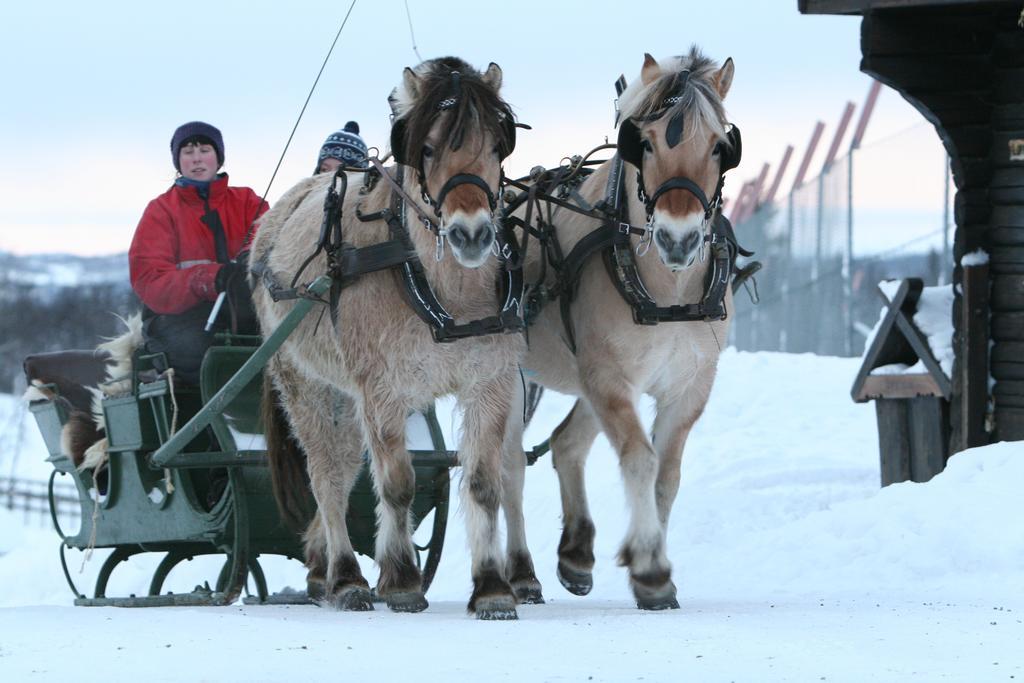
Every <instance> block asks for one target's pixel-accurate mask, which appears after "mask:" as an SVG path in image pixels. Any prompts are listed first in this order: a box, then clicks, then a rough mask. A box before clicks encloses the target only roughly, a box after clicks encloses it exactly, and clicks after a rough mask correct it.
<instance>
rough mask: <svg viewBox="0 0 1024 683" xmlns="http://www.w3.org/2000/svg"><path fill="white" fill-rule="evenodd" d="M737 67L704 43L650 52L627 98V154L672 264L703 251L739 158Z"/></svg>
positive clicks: (623, 113)
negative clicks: (728, 101) (732, 97)
mask: <svg viewBox="0 0 1024 683" xmlns="http://www.w3.org/2000/svg"><path fill="white" fill-rule="evenodd" d="M733 70H734V68H733V63H732V59H727V60H726V61H725V63H724V64H723V65H722V66H721V67H719V66H718V65H717V64H716V63H715V62H713V61H712V60H710V59H708V58H707V57H705V56H704V55H702V54H701V53H700V51H699V50H697V48H696V47H694V48H691V50H690V53H689V54H688V55H684V56H680V57H672V58H670V59H667V60H663V61H662V62H660V63H659V62H658V61H656V60H655V59H654V58H653V57H651V55H649V54H646V55H644V65H643V68H642V69H641V72H640V79H639V80H638V81H635V82H634V83H633V84H632V85H631V86H630V87H628V88H626V90H625V91H624V92H623V93H622V96H621V98H620V117H621V125H620V126H619V138H618V148H619V155H620V156H621V157H622V159H623V160H624V161H626V162H629V163H631V164H633V165H634V166H636V168H637V181H638V186H639V190H638V191H639V195H640V199H641V201H643V202H644V204H645V207H646V210H647V222H648V227H649V228H650V229H652V230H653V238H654V243H655V245H657V247H658V252H659V254H660V255H661V260H662V261H663V262H664V263H665V265H666V266H668V267H669V268H670V269H672V270H682V269H684V268H688V267H690V266H692V265H693V264H694V262H695V261H696V260H697V257H698V255H701V256H703V249H704V244H705V242H706V241H708V240H709V239H710V234H709V233H710V226H711V220H712V217H713V215H714V212H715V211H716V210H717V208H718V206H719V204H720V202H721V190H722V179H723V177H724V174H725V172H726V171H727V170H729V169H731V168H734V167H735V166H736V165H737V164H738V163H739V156H740V137H739V129H738V128H736V127H734V126H730V125H729V124H728V123H727V122H726V118H725V110H724V108H723V106H722V100H723V99H725V96H726V94H727V93H728V92H729V86H730V85H731V84H732V76H733Z"/></svg>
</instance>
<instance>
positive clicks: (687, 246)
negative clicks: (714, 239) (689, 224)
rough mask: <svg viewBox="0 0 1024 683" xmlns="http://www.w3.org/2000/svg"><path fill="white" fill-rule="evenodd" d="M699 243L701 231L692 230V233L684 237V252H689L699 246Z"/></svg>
mask: <svg viewBox="0 0 1024 683" xmlns="http://www.w3.org/2000/svg"><path fill="white" fill-rule="evenodd" d="M698 244H700V233H699V232H697V231H696V230H691V231H690V233H689V234H688V235H687V236H686V237H684V238H683V252H685V253H687V254H689V253H690V252H691V251H693V250H694V249H696V248H697V245H698Z"/></svg>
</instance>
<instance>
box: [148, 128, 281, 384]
mask: <svg viewBox="0 0 1024 683" xmlns="http://www.w3.org/2000/svg"><path fill="white" fill-rule="evenodd" d="M171 160H172V161H173V162H174V168H175V169H177V171H178V173H179V175H178V177H177V179H176V180H175V181H174V185H172V186H171V188H170V189H169V190H167V191H166V192H164V193H163V194H162V195H160V196H159V197H157V198H156V199H154V200H153V201H151V202H150V203H149V206H147V207H146V211H145V212H144V213H143V214H142V219H141V220H140V221H139V226H138V227H137V228H136V229H135V236H134V238H132V245H131V248H130V249H129V250H128V266H129V270H130V273H131V281H132V288H133V289H134V290H135V292H136V294H138V295H139V298H140V299H141V300H142V303H143V304H144V309H143V337H144V338H145V341H146V350H147V351H149V352H150V353H158V352H163V353H164V354H166V355H167V357H168V360H169V363H170V365H171V366H172V367H174V369H175V373H176V375H177V376H178V377H180V378H181V379H183V380H185V381H186V382H190V383H192V384H198V383H199V366H200V365H201V363H202V360H203V354H204V353H205V352H206V349H207V348H208V347H209V346H210V343H211V342H212V341H213V334H214V332H216V331H223V330H226V329H232V330H233V331H235V332H239V333H256V332H257V330H256V327H255V316H254V315H253V313H252V302H251V299H250V298H249V288H248V284H247V282H246V279H245V270H246V257H247V255H248V252H247V251H245V250H246V249H247V248H248V242H249V240H250V239H251V237H252V233H253V231H254V230H255V222H256V219H257V218H258V217H259V216H260V215H262V214H263V212H264V211H266V210H267V205H266V203H264V202H262V201H261V200H260V198H259V196H258V195H257V194H256V193H255V192H253V191H252V190H251V189H250V188H248V187H230V186H228V176H227V174H226V173H218V171H219V170H220V168H221V166H223V164H224V139H223V137H222V136H221V133H220V131H219V130H217V129H216V128H214V127H213V126H211V125H210V124H208V123H203V122H202V121H192V122H190V123H186V124H184V125H182V126H180V127H179V128H178V129H177V130H176V131H174V135H173V137H172V138H171ZM225 291H226V292H227V293H228V296H227V297H226V299H227V302H226V303H225V305H223V306H222V307H221V310H220V312H219V314H218V318H217V322H216V324H215V325H214V327H213V330H212V331H210V332H207V331H206V330H205V329H204V328H205V326H206V320H207V318H208V317H209V315H210V313H211V311H212V310H213V305H214V302H215V301H216V300H217V297H218V295H219V294H220V293H221V292H225Z"/></svg>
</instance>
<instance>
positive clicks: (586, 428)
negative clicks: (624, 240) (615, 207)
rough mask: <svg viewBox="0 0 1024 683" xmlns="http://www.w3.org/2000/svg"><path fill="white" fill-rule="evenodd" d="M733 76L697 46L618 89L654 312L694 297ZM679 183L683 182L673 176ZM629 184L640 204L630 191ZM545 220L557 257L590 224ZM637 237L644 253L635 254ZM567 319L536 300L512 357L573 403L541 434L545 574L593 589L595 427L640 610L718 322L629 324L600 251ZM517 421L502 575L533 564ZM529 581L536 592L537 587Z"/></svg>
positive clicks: (703, 398) (661, 554) (601, 171)
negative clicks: (546, 484)
mask: <svg viewBox="0 0 1024 683" xmlns="http://www.w3.org/2000/svg"><path fill="white" fill-rule="evenodd" d="M732 76H733V64H732V60H727V61H726V62H725V64H724V65H722V66H718V65H717V64H715V63H714V62H712V61H711V60H709V59H707V58H706V57H704V56H703V55H701V54H700V52H699V51H698V50H697V49H696V48H693V49H691V51H690V53H689V54H688V55H685V56H682V57H673V58H670V59H666V60H662V61H661V62H657V61H655V60H654V59H653V58H652V57H651V56H650V55H646V58H645V60H644V64H643V68H642V70H641V74H640V78H639V79H638V80H637V81H636V82H634V83H633V84H632V85H631V86H630V87H629V88H627V89H626V90H625V92H624V93H623V94H622V95H621V97H620V112H621V113H620V116H621V124H620V125H621V126H628V127H630V128H628V129H627V131H625V132H624V135H623V136H622V137H620V141H619V154H620V155H622V156H623V158H625V159H627V160H630V161H631V162H632V163H630V164H627V165H624V166H622V167H620V168H621V169H622V171H623V172H625V187H624V195H623V200H624V201H626V202H628V223H630V224H631V225H633V226H644V225H645V224H646V225H647V229H648V231H649V232H647V233H646V234H643V235H634V236H632V237H631V240H632V247H633V253H634V254H635V263H636V269H637V271H638V272H639V275H640V277H641V278H642V283H643V285H644V286H645V287H646V290H647V292H649V294H650V296H651V298H653V299H654V300H655V301H656V302H657V304H658V305H659V306H663V307H664V306H670V305H676V306H682V305H684V304H687V303H690V302H698V301H700V300H701V297H702V295H703V294H704V291H705V275H706V273H707V272H708V268H709V267H710V266H711V263H712V259H711V258H710V257H707V251H704V250H708V249H709V246H708V243H709V242H710V240H711V232H712V229H711V226H712V223H713V222H714V219H715V215H714V209H715V207H714V206H709V204H714V201H713V200H712V201H710V202H709V201H708V200H707V198H709V197H715V196H716V194H717V190H720V187H719V185H718V183H719V179H720V177H721V175H722V173H723V172H724V170H725V168H726V167H727V166H728V165H729V161H727V162H726V163H725V164H723V163H722V159H723V158H728V157H730V155H733V154H735V153H736V152H738V150H734V149H732V148H731V145H730V142H731V140H732V139H731V137H730V136H729V134H728V131H727V124H726V119H725V112H724V110H723V107H722V99H723V98H724V97H725V95H726V93H728V91H729V86H730V84H731V82H732ZM630 136H632V137H630ZM737 141H738V138H737ZM733 159H735V157H733ZM614 162H615V160H614V159H613V160H610V161H608V162H606V163H604V164H603V165H601V166H600V167H599V168H598V169H597V170H596V171H595V172H594V173H593V174H591V175H590V176H589V177H588V178H587V179H586V180H585V181H584V182H583V183H582V185H581V186H580V187H579V194H580V195H581V196H582V199H583V200H584V201H585V202H586V203H588V204H590V205H594V204H596V203H597V202H598V201H599V200H601V199H603V198H605V197H606V196H607V186H608V178H609V173H611V172H612V168H613V165H614ZM633 163H635V164H638V165H639V167H635V166H634V165H633ZM680 178H685V179H689V180H690V181H691V182H692V185H688V184H687V183H684V182H677V181H676V179H680ZM640 182H642V183H643V192H641V193H640V195H641V196H642V197H644V198H645V199H646V200H647V205H646V206H645V202H644V201H642V200H641V198H640V196H638V183H640ZM666 183H668V184H667V185H666ZM694 186H696V188H697V189H694ZM701 192H702V193H703V195H704V197H703V198H700V197H699V194H700V193H701ZM551 224H552V225H553V226H554V229H555V231H556V233H557V239H558V242H559V243H560V244H561V248H562V251H563V252H564V253H566V254H568V253H569V252H570V251H571V250H572V249H573V247H575V246H576V245H577V243H579V242H580V240H581V239H582V238H583V237H584V236H586V235H588V233H590V232H591V231H593V230H594V229H595V228H596V227H598V226H599V225H600V223H598V222H596V221H595V220H594V219H593V218H591V217H588V216H584V215H579V214H577V213H573V212H572V211H569V210H566V209H564V208H555V209H554V212H553V217H552V220H551ZM634 232H638V233H643V232H644V231H643V230H635V231H634ZM648 240H650V241H652V242H653V244H654V246H655V248H653V249H647V247H648V246H649V244H650V242H648ZM702 251H703V252H704V253H703V254H702ZM541 258H542V255H541V253H540V251H539V250H536V249H535V250H533V251H532V252H531V253H530V256H529V260H528V263H527V266H526V277H527V281H528V282H534V281H535V278H536V277H538V276H537V273H538V272H539V271H540V260H541ZM609 267H610V266H609ZM548 275H549V277H548V282H547V283H546V284H547V286H548V287H549V288H554V287H556V282H555V279H554V276H553V274H552V273H551V270H550V269H548ZM726 289H728V288H726ZM566 295H567V294H566V292H565V291H561V292H560V296H562V297H564V296H566ZM724 303H725V309H726V310H727V311H728V312H730V313H731V311H732V298H731V292H729V291H726V293H725V299H724ZM569 323H570V324H569V325H568V326H567V325H566V324H565V323H564V322H563V319H562V317H561V315H560V310H559V302H558V301H554V302H551V303H550V304H548V305H547V306H545V307H544V308H543V309H542V311H541V312H540V314H539V317H538V318H537V320H536V321H535V322H534V323H533V325H532V327H531V328H530V329H529V351H528V355H527V357H526V359H525V360H524V362H523V368H524V371H525V372H526V373H527V377H528V378H530V379H531V380H533V381H536V382H539V383H540V384H543V385H545V386H548V387H551V388H552V389H555V390H556V391H559V392H562V393H567V394H573V395H576V396H578V397H579V399H578V400H577V402H576V404H575V406H574V408H573V410H572V412H571V413H570V414H569V416H568V417H566V419H565V420H564V421H563V422H562V424H561V425H559V427H558V428H557V429H556V430H555V432H554V434H553V435H552V437H551V451H552V457H553V460H554V466H555V469H556V470H557V472H558V479H559V484H560V487H561V497H562V511H563V530H562V537H561V541H560V543H559V549H558V577H559V579H560V581H561V582H562V584H563V585H564V586H565V587H566V588H567V589H568V590H569V591H571V592H573V593H576V594H579V595H583V594H586V593H587V592H589V591H590V588H591V587H592V585H593V579H592V568H593V565H594V550H593V549H594V533H595V529H594V524H593V521H592V519H591V515H590V511H589V509H588V503H587V495H586V490H585V487H584V465H585V462H586V458H587V454H588V452H589V450H590V447H591V444H593V442H594V439H595V438H596V436H597V435H598V433H600V432H602V431H603V432H604V433H605V434H606V435H607V437H608V439H609V441H610V442H611V444H612V446H613V447H614V449H615V451H616V453H617V454H618V456H619V463H620V466H621V470H622V477H623V482H624V485H625V490H626V499H627V501H628V505H629V516H630V521H629V527H628V531H627V534H626V538H625V540H624V541H623V543H622V546H621V550H620V552H619V562H620V563H621V564H622V565H624V566H625V567H627V569H628V570H629V578H630V584H631V587H632V590H633V593H634V595H635V597H636V601H637V605H638V606H639V607H641V608H645V609H666V608H677V607H678V603H677V601H676V588H675V585H674V584H673V582H672V578H671V565H670V563H669V560H668V557H667V554H666V548H665V538H666V527H667V525H668V520H669V513H670V511H671V509H672V504H673V501H674V500H675V497H676V492H677V491H678V488H679V473H680V463H681V459H682V452H683V445H684V444H685V442H686V438H687V435H688V434H689V433H690V429H691V428H692V427H693V425H694V423H695V422H696V420H697V418H698V417H700V415H701V412H702V411H703V409H704V405H705V403H706V402H707V400H708V395H709V393H710V391H711V385H712V382H713V381H714V378H715V371H716V367H717V363H718V356H719V353H720V351H721V349H722V347H723V346H724V345H725V342H726V338H727V335H728V324H729V323H728V322H727V321H726V320H717V321H710V322H709V321H703V320H701V321H695V322H679V321H673V322H661V323H659V324H654V325H638V324H635V323H634V319H633V310H632V309H631V307H630V306H629V305H627V303H626V301H625V300H624V298H623V296H620V293H619V291H617V289H616V286H615V285H614V284H613V282H612V279H611V277H610V275H609V272H608V268H606V264H605V263H603V262H602V257H601V255H599V254H595V255H593V256H592V257H590V258H588V259H586V261H585V262H584V263H583V265H582V270H581V271H580V275H579V279H578V284H577V290H576V295H575V299H574V300H573V301H572V305H571V309H570V312H569ZM569 330H571V331H572V332H571V333H570V332H569ZM573 335H574V337H575V347H576V351H575V353H574V352H573V350H572V348H571V347H572V336H573ZM641 394H649V395H650V396H652V397H653V398H654V400H655V402H656V405H657V417H656V418H655V421H654V428H653V433H652V435H651V436H650V438H648V436H647V434H645V433H644V428H643V426H642V424H641V421H640V416H639V414H638V413H637V407H636V406H637V401H638V399H639V398H640V396H641ZM521 427H522V424H521V421H517V422H516V424H515V425H514V428H513V429H512V430H511V431H510V434H509V441H508V442H507V443H506V447H507V449H508V450H509V452H510V453H515V454H516V456H517V457H515V458H512V457H508V458H507V462H508V463H509V464H510V469H509V470H508V471H507V472H506V477H507V479H506V484H505V486H506V494H507V495H506V499H505V501H504V509H505V514H506V518H507V521H508V556H507V562H508V565H509V567H510V573H512V574H515V573H516V572H517V571H520V572H525V571H526V569H527V568H529V567H532V560H531V559H530V555H529V551H528V549H527V546H526V534H525V528H524V524H523V514H522V504H521V494H522V487H523V476H524V475H523V467H524V464H525V460H524V458H523V455H522V452H521V449H522V429H521ZM533 589H534V590H535V592H536V594H537V595H538V596H539V594H540V585H539V584H536V585H534V586H533Z"/></svg>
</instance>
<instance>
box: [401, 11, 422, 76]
mask: <svg viewBox="0 0 1024 683" xmlns="http://www.w3.org/2000/svg"><path fill="white" fill-rule="evenodd" d="M405 18H406V19H408V20H409V38H410V39H412V51H413V52H414V53H415V54H416V59H418V60H420V61H421V62H422V61H423V57H420V51H419V50H417V49H416V34H415V33H413V32H412V15H411V14H410V13H409V0H405Z"/></svg>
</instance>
